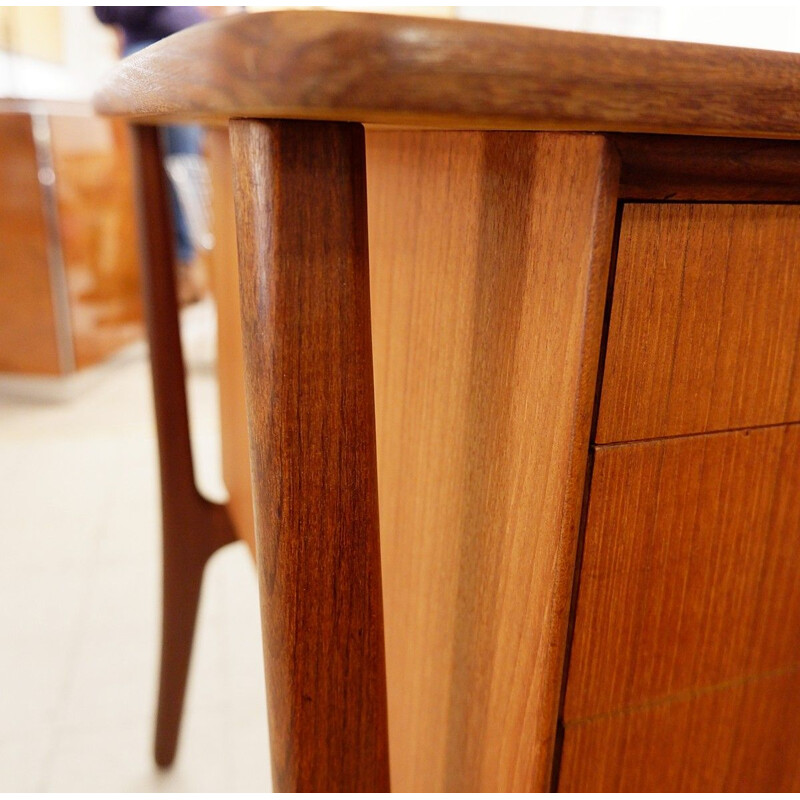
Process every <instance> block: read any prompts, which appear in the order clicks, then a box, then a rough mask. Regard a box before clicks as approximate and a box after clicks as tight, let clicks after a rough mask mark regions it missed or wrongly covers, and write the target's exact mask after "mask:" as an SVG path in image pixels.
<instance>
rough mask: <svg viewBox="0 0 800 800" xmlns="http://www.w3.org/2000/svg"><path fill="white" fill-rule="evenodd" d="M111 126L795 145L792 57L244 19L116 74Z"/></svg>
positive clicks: (797, 89)
mask: <svg viewBox="0 0 800 800" xmlns="http://www.w3.org/2000/svg"><path fill="white" fill-rule="evenodd" d="M95 106H96V108H97V110H98V111H100V112H101V113H105V114H114V115H121V116H127V117H130V118H132V119H136V120H141V121H151V122H152V121H156V122H162V121H164V122H165V121H180V120H200V121H205V122H217V123H220V122H224V121H225V120H227V119H229V118H231V117H260V118H289V119H311V120H349V121H353V122H362V123H365V124H375V125H390V126H396V127H424V128H449V129H518V130H568V131H569V130H572V131H619V132H638V133H682V134H694V135H718V136H739V137H764V138H800V55H798V54H794V53H781V52H770V51H762V50H746V49H741V48H734V47H718V46H711V45H699V44H687V43H682V42H665V41H656V40H647V39H630V38H623V37H616V36H598V35H594V34H581V33H566V32H562V31H554V30H542V29H537V28H527V27H515V26H507V25H489V24H483V23H475V22H465V21H460V20H450V19H431V18H418V17H397V16H389V15H383V14H361V13H349V12H335V11H273V12H267V13H261V14H242V15H237V16H234V17H227V18H224V19H221V20H216V21H213V22H209V23H206V24H203V25H199V26H196V27H194V28H191V29H188V30H185V31H182V32H181V33H178V34H176V35H174V36H171V37H169V38H168V39H164V40H162V41H161V42H158V43H157V44H155V45H153V46H152V47H149V48H147V49H146V50H143V51H141V52H139V53H137V54H135V55H133V56H131V57H130V58H128V59H126V60H125V61H123V62H121V63H120V64H119V65H118V67H117V68H116V69H115V70H114V71H113V72H112V73H111V75H110V76H109V78H108V79H107V81H106V83H105V85H104V86H103V88H102V89H101V90H100V91H99V92H98V94H97V95H96V97H95Z"/></svg>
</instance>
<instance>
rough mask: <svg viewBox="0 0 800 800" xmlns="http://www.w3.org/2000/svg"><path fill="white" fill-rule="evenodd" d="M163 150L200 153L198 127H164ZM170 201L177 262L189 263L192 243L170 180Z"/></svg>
mask: <svg viewBox="0 0 800 800" xmlns="http://www.w3.org/2000/svg"><path fill="white" fill-rule="evenodd" d="M164 152H165V153H166V157H167V158H169V157H170V156H175V155H193V156H197V155H200V128H199V127H197V126H195V125H170V126H169V127H167V128H165V129H164ZM170 201H171V203H172V214H173V219H174V220H175V248H176V254H177V256H178V262H179V263H181V264H191V262H192V260H193V259H194V252H195V248H194V243H193V242H192V238H191V235H190V232H189V224H188V221H187V219H186V214H185V213H184V211H183V208H182V207H181V204H180V200H179V198H178V193H177V191H176V190H175V186H174V184H173V183H172V182H170Z"/></svg>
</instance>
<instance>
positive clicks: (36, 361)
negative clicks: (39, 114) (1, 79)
mask: <svg viewBox="0 0 800 800" xmlns="http://www.w3.org/2000/svg"><path fill="white" fill-rule="evenodd" d="M12 187H13V189H12ZM47 237H48V229H47V220H46V219H45V215H44V207H43V204H42V189H41V186H40V184H39V177H38V169H37V160H36V145H35V142H34V139H33V127H32V125H31V118H30V116H28V115H27V114H22V113H19V114H0V372H27V373H33V374H50V375H57V374H59V373H60V372H61V362H60V359H59V350H58V340H57V331H56V320H55V315H54V313H53V297H52V288H51V283H50V270H49V264H48V252H47V246H48V238H47Z"/></svg>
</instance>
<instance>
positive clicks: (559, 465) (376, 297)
mask: <svg viewBox="0 0 800 800" xmlns="http://www.w3.org/2000/svg"><path fill="white" fill-rule="evenodd" d="M368 158H369V181H370V183H369V196H370V248H371V253H372V292H373V303H374V307H375V314H374V325H373V327H374V341H375V362H376V403H377V412H378V461H379V475H380V484H381V528H382V549H383V558H384V580H385V603H386V636H387V670H388V683H389V703H390V708H389V711H390V714H389V719H390V726H391V731H390V733H391V743H392V775H393V782H394V787H395V789H396V790H398V791H404V790H405V791H513V790H517V791H520V790H521V791H531V790H547V789H548V788H549V784H550V773H551V767H552V758H553V747H554V738H555V731H556V718H557V715H558V706H559V698H560V691H561V680H562V669H563V658H564V650H565V642H566V628H567V621H568V616H569V604H570V595H571V588H572V576H573V570H574V559H575V545H576V538H577V532H578V525H579V519H580V512H581V502H582V494H583V482H584V477H585V470H586V462H587V456H588V447H589V432H590V426H591V420H592V410H593V405H594V393H595V381H596V377H597V363H598V357H599V346H600V338H601V331H602V321H603V311H604V303H605V292H606V283H607V275H608V267H609V261H610V251H611V243H612V237H613V227H614V216H615V208H616V190H617V175H618V171H617V163H616V158H615V156H614V152H613V149H612V148H611V147H610V146H609V145H608V143H607V142H606V140H605V139H604V138H603V137H598V136H592V135H564V134H533V133H474V132H432V131H430V132H425V131H414V132H412V131H396V132H395V131H393V132H377V131H376V132H372V133H371V134H370V137H369V141H368Z"/></svg>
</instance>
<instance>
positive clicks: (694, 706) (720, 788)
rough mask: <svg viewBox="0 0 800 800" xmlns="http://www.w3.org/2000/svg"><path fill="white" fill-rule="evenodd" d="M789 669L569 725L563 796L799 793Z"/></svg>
mask: <svg viewBox="0 0 800 800" xmlns="http://www.w3.org/2000/svg"><path fill="white" fill-rule="evenodd" d="M799 712H800V670H798V668H797V667H793V668H791V669H787V670H780V671H776V672H775V673H773V674H770V675H765V676H763V677H761V678H760V679H757V680H748V681H741V682H739V683H738V684H736V685H733V686H723V687H719V688H717V689H714V690H710V691H706V692H700V693H697V694H695V695H693V696H689V697H684V698H681V699H680V700H679V701H677V702H675V703H673V704H668V705H653V706H650V707H647V708H643V709H641V710H638V711H636V712H635V713H631V714H628V715H625V716H621V717H607V718H602V719H598V720H596V721H594V722H590V723H587V724H583V725H577V726H571V727H567V730H566V734H565V739H564V751H563V752H564V757H563V762H562V769H561V781H560V783H559V790H560V791H562V792H797V791H798V790H800V736H799V735H798V723H797V719H798V713H799Z"/></svg>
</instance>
